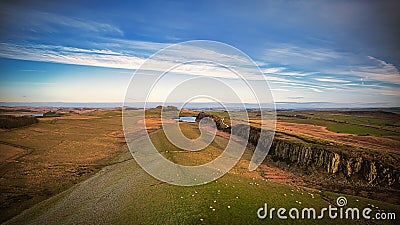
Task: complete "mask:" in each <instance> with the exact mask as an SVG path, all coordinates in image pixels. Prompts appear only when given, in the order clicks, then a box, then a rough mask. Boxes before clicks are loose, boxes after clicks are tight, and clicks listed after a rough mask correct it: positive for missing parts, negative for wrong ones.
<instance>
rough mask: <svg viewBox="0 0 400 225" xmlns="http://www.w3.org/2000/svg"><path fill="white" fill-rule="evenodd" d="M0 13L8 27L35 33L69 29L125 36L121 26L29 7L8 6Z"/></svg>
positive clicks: (76, 32) (86, 32)
mask: <svg viewBox="0 0 400 225" xmlns="http://www.w3.org/2000/svg"><path fill="white" fill-rule="evenodd" d="M0 15H1V18H4V19H5V20H6V21H3V22H6V23H7V24H8V27H18V28H22V29H24V30H29V31H31V32H34V33H42V32H47V33H57V32H66V30H69V31H70V32H71V33H75V34H79V32H80V33H81V34H88V33H97V34H109V35H112V36H120V37H121V36H124V32H123V31H122V30H121V29H120V28H118V27H117V26H115V25H112V24H109V23H104V22H99V21H94V20H89V19H84V18H79V17H70V16H63V15H61V14H54V13H50V12H43V11H38V10H32V9H27V8H20V7H19V8H15V7H6V8H3V9H2V10H0ZM27 18H29V19H27Z"/></svg>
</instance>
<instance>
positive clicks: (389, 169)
mask: <svg viewBox="0 0 400 225" xmlns="http://www.w3.org/2000/svg"><path fill="white" fill-rule="evenodd" d="M199 115H200V114H199ZM207 116H208V115H207V114H205V113H203V114H202V115H201V117H202V118H204V117H207ZM210 117H211V118H213V119H214V120H215V121H218V119H219V118H218V117H216V116H210ZM199 120H200V119H199ZM217 127H218V122H217ZM218 129H219V128H218ZM245 129H248V128H247V126H244V125H237V127H234V128H232V131H233V132H234V133H233V135H237V136H240V137H245V134H246V130H245ZM220 130H224V129H220ZM225 131H226V130H225ZM229 131H230V130H229ZM259 139H260V129H259V128H255V127H250V130H249V138H248V140H249V143H251V144H252V145H257V144H260V145H261V146H263V145H265V146H266V143H265V142H263V141H260V143H258V142H259V141H258V140H259ZM261 140H262V139H261ZM268 155H269V156H271V157H272V158H273V159H274V160H277V161H283V162H286V163H287V164H289V165H292V166H298V167H301V168H304V169H305V170H306V169H307V168H309V167H316V168H321V169H323V170H325V172H327V173H329V174H339V173H342V174H343V175H344V176H346V177H347V178H351V179H362V180H365V181H366V182H368V183H369V184H372V185H380V186H393V187H400V172H399V170H398V168H394V167H393V166H392V165H389V164H387V163H385V162H384V161H383V160H375V159H373V157H367V155H365V154H359V153H354V152H351V151H347V149H346V150H345V151H343V150H342V151H341V148H340V146H338V147H336V148H335V147H334V146H326V145H323V144H318V143H307V142H305V141H292V140H287V139H283V138H279V137H275V138H274V141H273V143H272V147H271V149H270V151H269V153H268Z"/></svg>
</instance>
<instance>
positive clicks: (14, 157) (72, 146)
mask: <svg viewBox="0 0 400 225" xmlns="http://www.w3.org/2000/svg"><path fill="white" fill-rule="evenodd" d="M120 115H121V114H120V112H118V111H116V112H114V111H110V112H107V113H100V112H99V113H97V114H96V113H95V115H92V116H90V115H89V116H88V115H81V116H71V117H63V118H58V119H56V118H43V119H40V122H39V123H37V124H33V125H31V126H27V127H23V128H18V129H11V130H3V131H0V144H1V145H0V147H1V152H2V153H1V157H2V158H1V162H0V168H1V170H0V176H1V182H0V190H1V191H0V196H1V197H0V203H1V210H0V221H4V220H6V219H8V218H10V217H12V216H15V215H16V214H18V213H20V212H21V211H22V210H24V209H26V208H28V207H30V206H32V205H34V204H36V203H38V202H40V201H42V200H44V199H47V198H49V197H50V196H52V195H54V194H56V193H59V192H60V191H63V190H66V189H67V188H69V187H71V186H72V185H73V184H76V183H79V182H81V181H83V180H85V179H87V178H88V177H90V176H91V175H93V174H94V173H96V172H97V171H99V169H100V168H102V167H104V166H105V165H108V164H110V163H113V159H114V158H115V157H117V156H118V155H119V154H120V153H121V152H123V151H127V148H126V145H125V143H124V138H123V135H122V131H121V117H120Z"/></svg>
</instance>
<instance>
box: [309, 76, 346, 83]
mask: <svg viewBox="0 0 400 225" xmlns="http://www.w3.org/2000/svg"><path fill="white" fill-rule="evenodd" d="M314 80H317V81H321V82H332V83H349V82H350V81H348V80H342V79H336V78H332V77H325V78H314Z"/></svg>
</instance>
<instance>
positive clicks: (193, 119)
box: [175, 116, 196, 123]
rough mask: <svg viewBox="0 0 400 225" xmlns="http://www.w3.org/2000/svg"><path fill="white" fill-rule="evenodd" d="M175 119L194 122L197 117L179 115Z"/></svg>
mask: <svg viewBox="0 0 400 225" xmlns="http://www.w3.org/2000/svg"><path fill="white" fill-rule="evenodd" d="M175 120H178V121H183V122H189V123H194V122H196V117H195V116H181V117H179V118H178V119H175Z"/></svg>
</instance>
